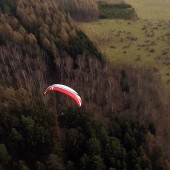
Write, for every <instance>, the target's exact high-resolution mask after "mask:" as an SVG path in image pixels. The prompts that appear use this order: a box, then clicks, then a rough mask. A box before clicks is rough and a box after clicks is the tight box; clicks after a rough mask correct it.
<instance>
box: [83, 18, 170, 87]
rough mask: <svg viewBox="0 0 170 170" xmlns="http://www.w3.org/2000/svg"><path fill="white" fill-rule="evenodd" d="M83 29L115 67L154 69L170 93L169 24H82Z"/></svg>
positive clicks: (104, 22) (119, 22)
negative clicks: (127, 65) (126, 65)
mask: <svg viewBox="0 0 170 170" xmlns="http://www.w3.org/2000/svg"><path fill="white" fill-rule="evenodd" d="M80 27H81V29H82V30H84V31H85V33H86V34H87V35H88V36H89V37H90V38H91V39H92V40H93V42H95V44H96V45H97V46H98V47H99V49H100V50H101V52H102V53H103V54H104V55H105V56H106V57H107V58H109V60H110V61H112V62H113V64H117V63H127V64H133V65H137V66H138V65H152V66H155V68H156V69H157V70H159V72H160V74H161V79H162V82H163V84H164V85H165V87H167V88H168V89H170V83H169V84H168V82H169V81H170V75H169V74H170V40H168V38H167V36H166V34H167V33H170V23H169V22H168V21H152V22H150V21H147V20H137V21H125V20H99V21H98V22H92V23H81V24H80ZM168 63H169V64H168Z"/></svg>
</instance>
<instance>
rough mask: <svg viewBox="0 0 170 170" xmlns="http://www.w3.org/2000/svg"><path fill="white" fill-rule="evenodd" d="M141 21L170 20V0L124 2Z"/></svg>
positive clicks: (131, 0)
mask: <svg viewBox="0 0 170 170" xmlns="http://www.w3.org/2000/svg"><path fill="white" fill-rule="evenodd" d="M126 2H127V3H129V4H131V5H132V6H133V7H134V8H135V10H136V12H137V14H138V16H139V17H140V18H141V19H149V20H151V19H152V20H158V19H161V20H170V10H169V8H170V0H154V1H153V0H126Z"/></svg>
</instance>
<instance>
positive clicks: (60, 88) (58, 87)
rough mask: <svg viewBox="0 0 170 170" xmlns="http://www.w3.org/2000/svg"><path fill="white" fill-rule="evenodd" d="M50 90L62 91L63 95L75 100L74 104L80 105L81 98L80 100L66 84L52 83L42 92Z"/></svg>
mask: <svg viewBox="0 0 170 170" xmlns="http://www.w3.org/2000/svg"><path fill="white" fill-rule="evenodd" d="M51 90H55V91H58V92H61V93H64V94H65V95H67V96H69V97H70V98H72V99H73V100H74V101H75V102H76V104H77V105H78V106H79V107H80V106H81V105H82V100H81V98H80V96H79V95H78V93H77V92H76V91H75V90H73V89H72V88H70V87H68V86H65V85H62V84H53V85H51V86H49V87H48V88H47V89H46V90H45V91H44V94H46V93H47V92H49V91H51Z"/></svg>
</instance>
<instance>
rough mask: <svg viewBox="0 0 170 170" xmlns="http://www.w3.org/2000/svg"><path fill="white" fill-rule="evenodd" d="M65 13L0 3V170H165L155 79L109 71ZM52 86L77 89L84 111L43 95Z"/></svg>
mask: <svg viewBox="0 0 170 170" xmlns="http://www.w3.org/2000/svg"><path fill="white" fill-rule="evenodd" d="M64 2H65V3H66V1H63V3H64ZM75 2H76V1H75ZM87 2H89V3H94V2H93V1H87ZM70 3H71V1H70ZM83 5H84V4H82V6H81V8H79V6H76V8H78V9H80V11H81V10H82V8H83V9H85V8H84V6H83ZM86 5H88V3H87V4H86ZM93 7H94V8H95V9H96V13H95V15H96V16H98V12H97V11H98V8H97V6H96V5H95V4H94V6H93ZM64 10H65V9H63V8H62V6H61V4H60V3H59V4H58V2H56V1H53V0H44V1H41V0H37V1H34V0H27V1H25V0H0V170H11V169H13V170H15V169H16V170H31V169H33V170H34V169H35V170H56V169H58V170H64V169H66V170H67V169H68V170H79V169H87V170H90V169H93V170H105V169H106V170H107V169H109V170H113V169H117V170H119V169H120V170H121V169H122V170H123V169H127V170H131V169H133V170H141V169H142V170H146V169H153V170H160V169H162V170H163V169H165V170H168V169H170V163H169V157H168V155H169V153H170V150H169V149H170V148H168V146H169V145H168V144H169V143H168V140H169V136H168V135H166V134H168V133H169V128H168V126H167V125H168V122H169V120H168V119H167V118H166V114H167V113H168V110H167V109H168V108H166V105H164V102H165V100H168V97H167V98H166V99H165V100H164V98H163V97H162V96H163V94H162V91H161V90H162V89H161V86H160V84H159V72H158V71H157V70H156V69H155V68H152V67H150V66H145V67H144V68H143V67H141V68H136V67H129V66H127V65H116V66H114V67H113V66H112V64H111V63H109V62H108V61H106V59H105V58H104V57H103V56H102V54H101V53H100V52H99V50H98V49H97V48H96V47H95V45H94V44H93V43H92V42H91V40H90V39H89V38H88V37H87V36H86V35H85V34H84V33H83V32H82V31H80V30H79V29H78V28H77V27H76V25H75V24H74V21H73V20H72V18H71V15H70V14H68V13H66V12H64ZM92 11H93V10H92ZM84 12H85V14H86V15H87V14H89V15H90V13H89V11H88V10H87V11H84ZM86 15H85V16H84V14H83V13H82V16H84V17H85V18H86ZM80 16H81V15H80ZM82 16H81V17H82ZM88 17H90V18H92V20H93V17H92V16H88ZM84 20H86V19H84ZM148 80H149V81H148ZM54 83H61V84H65V85H68V86H70V87H72V88H74V89H76V91H78V93H79V94H80V95H81V97H82V99H83V106H82V107H81V108H77V107H76V106H75V104H74V103H73V102H72V101H71V100H69V99H68V98H66V96H63V95H61V94H56V93H50V94H49V95H46V96H44V95H43V91H44V89H45V88H46V87H47V86H48V85H50V84H54ZM166 102H167V101H166ZM61 112H62V113H64V114H61ZM162 122H164V123H163V125H162Z"/></svg>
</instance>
